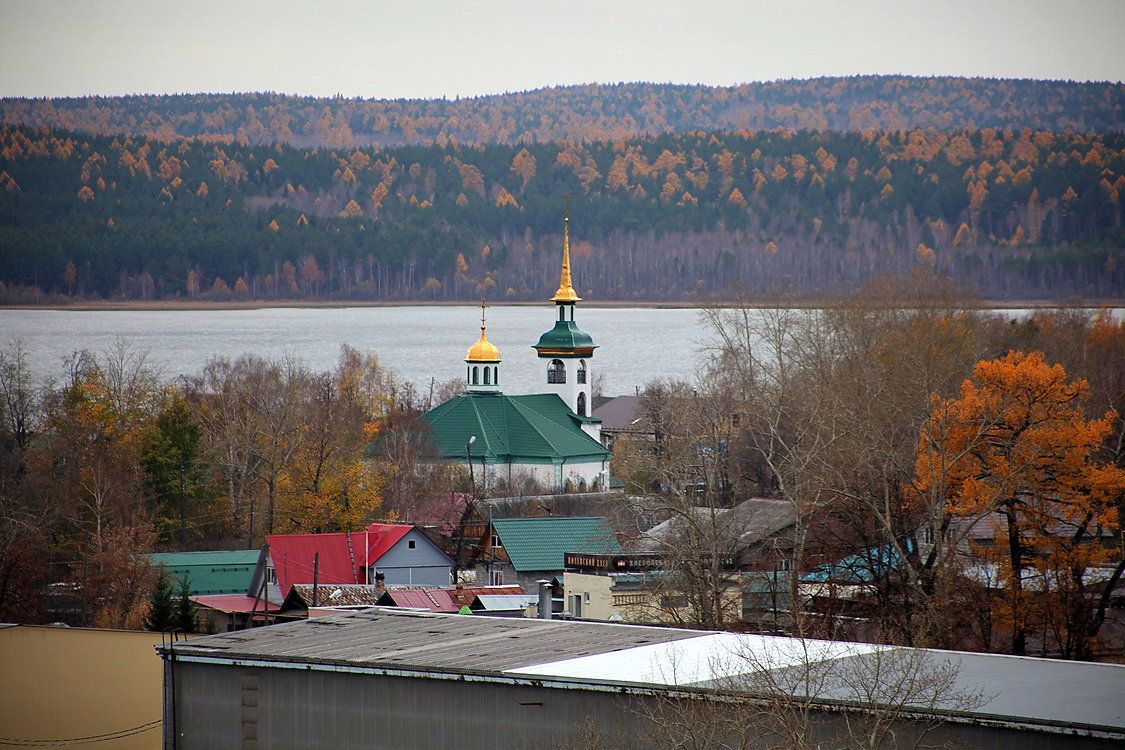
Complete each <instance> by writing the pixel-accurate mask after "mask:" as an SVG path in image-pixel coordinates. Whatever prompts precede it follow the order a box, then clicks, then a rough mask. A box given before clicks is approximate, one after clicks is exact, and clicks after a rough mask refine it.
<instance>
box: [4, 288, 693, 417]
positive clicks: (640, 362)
mask: <svg viewBox="0 0 1125 750" xmlns="http://www.w3.org/2000/svg"><path fill="white" fill-rule="evenodd" d="M554 319H555V308H554V306H553V305H543V306H541V307H538V306H535V307H530V306H519V307H503V306H496V307H490V308H489V309H488V337H489V340H491V341H492V342H493V343H495V344H496V345H497V346H498V347H500V352H501V355H502V356H503V358H504V359H503V362H502V363H501V365H500V367H501V378H502V382H504V383H505V384H506V386H507V387H506V388H505V390H507V391H508V392H510V393H521V392H536V391H537V390H538V386H539V385H540V384H541V383H542V382H544V380H545V377H546V376H545V372H546V371H545V365H544V364H543V363H541V362H540V361H539V360H538V358H537V357H536V355H535V350H534V349H532V348H531V347H532V345H533V344H534V343H535V342H536V341H537V340H538V339H539V335H540V334H541V333H543V332H544V331H546V330H548V329H549V328H550V327H551V326H552V325H554ZM576 320H577V321H578V323H579V325H581V326H582V328H583V329H585V330H586V331H587V332H588V333H589V334H590V335H591V336H593V337H594V343H596V344H597V345H598V346H599V348H598V349H597V351H596V352H595V354H594V358H593V361H592V365H593V368H594V370H595V372H599V373H601V376H602V377H603V378H604V380H603V389H604V391H605V393H606V394H609V395H616V394H621V393H632V392H633V389H634V387H635V386H643V385H644V384H645V383H646V382H648V381H650V380H653V379H654V378H657V377H670V378H690V377H693V375H694V374H695V371H696V369H697V367H698V365H699V364H700V362H701V361H702V358H703V355H702V353H701V349H702V348H703V347H704V345H705V342H706V340H707V334H706V331H705V328H704V325H703V323H702V322H701V319H700V314H699V311H698V310H689V309H663V310H653V309H645V308H588V309H583V308H582V307H581V306H579V309H578V311H577V314H576ZM479 335H480V310H479V309H478V308H476V307H471V306H464V307H461V306H434V307H426V306H403V307H353V308H269V309H261V310H160V311H155V310H99V311H90V310H0V344H2V345H7V344H8V342H9V341H11V340H12V339H15V338H20V339H23V341H24V342H25V344H26V346H27V348H28V350H29V354H30V357H31V364H32V368H33V369H34V370H35V372H36V373H37V374H39V375H46V376H53V377H60V376H61V375H62V374H63V373H64V372H65V370H64V369H63V367H62V361H63V359H64V358H66V357H67V356H69V355H71V354H72V353H73V352H75V351H78V350H80V349H89V350H91V351H94V352H97V351H100V350H104V349H106V348H107V347H110V346H112V345H113V344H114V342H115V340H116V339H117V338H119V337H120V338H123V339H125V340H127V341H128V342H129V343H130V344H131V345H132V346H134V347H137V348H139V349H143V350H145V351H147V352H148V357H149V361H150V362H151V363H152V364H153V365H155V366H157V367H159V368H160V370H161V371H162V373H163V375H164V377H166V378H174V377H176V376H178V375H183V374H189V375H190V374H195V373H198V372H199V371H200V370H202V368H203V364H204V363H205V362H206V361H207V360H208V359H209V358H211V357H212V356H214V355H216V354H222V355H226V356H230V357H234V356H237V355H239V354H242V353H245V352H252V353H254V354H258V355H260V356H263V357H280V356H282V355H284V354H294V355H296V356H298V357H300V358H301V359H302V360H304V361H305V362H306V363H307V364H308V365H309V366H311V367H313V368H314V369H317V370H327V369H330V368H331V367H333V366H334V364H335V362H336V359H337V355H338V354H339V350H340V345H341V344H348V345H349V346H352V347H354V348H356V349H361V350H370V351H373V352H375V353H376V354H378V355H379V358H380V360H381V361H382V362H383V364H384V365H386V366H387V367H389V368H391V369H392V370H394V372H395V373H396V374H397V375H398V376H399V377H400V378H402V379H405V380H408V381H410V382H412V383H414V384H415V386H417V387H418V388H419V389H421V390H422V391H423V392H425V391H426V390H428V389H429V386H430V378H431V377H433V378H436V379H437V381H438V382H439V383H441V382H442V381H445V380H449V379H450V378H458V379H460V378H462V377H463V376H464V367H465V363H464V358H465V351H466V350H467V349H468V348H469V347H470V346H471V345H472V344H473V342H475V341H476V339H477V337H478V336H479Z"/></svg>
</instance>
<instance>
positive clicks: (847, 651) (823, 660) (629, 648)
mask: <svg viewBox="0 0 1125 750" xmlns="http://www.w3.org/2000/svg"><path fill="white" fill-rule="evenodd" d="M174 650H175V654H176V658H177V659H185V660H189V661H190V660H203V661H219V662H243V663H244V662H247V661H252V662H254V663H260V664H262V665H263V666H266V665H268V664H269V663H278V666H283V665H284V666H293V665H298V666H308V667H311V668H318V665H320V666H319V668H324V669H332V670H345V671H360V672H372V673H381V672H382V673H400V674H408V675H409V676H415V677H427V676H432V677H435V678H441V677H450V676H452V675H474V676H475V677H476V678H477V679H484V680H490V679H496V680H503V681H506V682H511V681H516V682H519V681H524V680H528V681H536V682H543V681H547V682H551V683H556V684H568V685H571V686H574V687H586V688H591V689H599V687H600V688H602V689H609V688H611V687H613V688H620V687H622V686H633V687H639V688H645V689H652V688H660V687H679V688H680V689H684V688H688V689H692V688H695V689H715V688H718V689H725V688H731V687H737V686H739V685H745V686H748V687H751V688H757V689H763V686H765V688H767V689H783V690H797V691H800V690H808V687H807V683H806V682H802V680H807V679H808V675H810V674H816V675H819V676H820V677H819V678H818V679H819V682H818V684H817V688H816V690H817V692H816V693H815V696H816V697H817V698H818V699H822V700H825V701H833V700H845V701H854V700H856V696H854V695H850V694H848V693H847V692H846V691H845V690H844V689H843V688H842V687H840V686H843V685H847V684H849V683H850V684H853V685H854V683H856V682H857V681H860V682H863V681H868V682H888V683H893V682H894V678H895V674H894V673H895V671H896V670H899V669H932V670H934V673H935V675H939V676H940V675H944V676H948V677H949V678H950V679H951V685H950V688H951V694H955V695H957V696H969V695H975V696H977V699H976V700H975V702H973V703H972V704H971V705H970V704H961V705H948V706H945V705H942V704H941V703H940V702H938V703H934V704H927V705H934V706H936V707H938V708H945V709H947V710H949V711H952V712H954V713H956V714H962V715H965V716H966V718H967V719H969V720H973V721H992V722H1000V723H1005V724H1009V723H1010V724H1023V725H1038V726H1040V727H1041V728H1042V729H1045V730H1048V731H1074V730H1078V731H1093V732H1098V733H1104V734H1107V735H1108V736H1110V737H1115V738H1122V739H1125V666H1120V665H1111V664H1092V663H1083V662H1065V661H1058V660H1052V659H1035V658H1026V657H1014V656H1002V655H994V654H969V653H962V652H950V651H936V650H923V649H907V648H899V647H889V646H871V645H866V644H852V643H842V642H829V641H813V640H800V639H796V638H784V637H776V636H760V635H748V634H734V633H712V632H705V631H697V630H681V629H673V628H654V627H642V626H634V625H620V624H609V623H592V622H581V621H559V620H550V621H547V620H531V619H499V618H488V617H471V616H466V615H439V614H428V613H415V612H403V611H395V610H391V609H368V610H363V611H360V612H354V613H348V614H343V615H336V616H331V617H324V618H318V619H313V620H308V621H300V622H295V623H290V624H283V625H276V626H273V627H269V628H258V629H254V630H249V631H241V632H237V633H224V634H221V635H215V636H209V637H205V638H199V639H194V640H191V641H187V642H183V643H178V644H176V645H175V646H174ZM829 674H837V675H839V676H841V677H840V679H839V681H838V684H836V685H834V684H833V683H832V681H831V680H830V679H828V678H827V677H825V676H826V675H829ZM795 675H796V677H794V676H795ZM763 676H767V677H768V678H769V679H765V680H763V679H762V677H763ZM888 697H890V696H888ZM863 700H873V698H872V697H871V694H868V695H867V696H866V697H865V698H863ZM918 701H921V702H923V703H924V702H925V701H924V700H923V699H922V698H919V699H918Z"/></svg>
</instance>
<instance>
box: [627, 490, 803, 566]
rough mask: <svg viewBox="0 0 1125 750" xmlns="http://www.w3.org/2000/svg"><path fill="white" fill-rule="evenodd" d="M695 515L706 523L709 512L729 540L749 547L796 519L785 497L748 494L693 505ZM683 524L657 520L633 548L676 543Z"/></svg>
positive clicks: (654, 548)
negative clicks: (729, 502) (721, 504)
mask: <svg viewBox="0 0 1125 750" xmlns="http://www.w3.org/2000/svg"><path fill="white" fill-rule="evenodd" d="M692 510H693V511H694V514H695V516H696V518H697V519H698V520H699V521H700V522H706V521H707V516H708V514H709V513H711V512H712V511H714V512H715V515H716V516H717V521H716V526H717V527H718V528H719V530H721V531H722V532H723V533H724V534H728V535H729V538H730V539H732V540H733V539H735V538H737V539H738V542H739V545H740V546H741V547H743V548H746V547H750V546H752V545H754V544H757V543H758V542H761V541H763V540H765V539H768V538H769V537H771V536H773V535H775V534H777V533H778V532H780V531H783V530H784V529H786V528H788V527H790V526H792V525H793V524H794V523H795V521H796V515H795V514H794V512H793V505H792V503H789V502H788V501H786V500H770V499H768V498H764V497H752V498H750V499H748V500H744V501H743V502H741V503H739V504H738V505H736V506H734V507H733V508H730V509H729V510H728V509H726V508H704V507H699V508H693V509H692ZM681 523H683V520H682V519H681V518H680V517H679V516H675V517H673V518H670V519H668V520H667V521H664V522H663V523H659V524H657V525H656V526H653V527H652V528H651V529H649V530H648V531H646V532H645V533H644V534H643V535H641V537H640V539H638V540H637V544H636V549H637V550H638V551H641V552H659V551H661V548H662V547H664V546H665V545H668V544H677V543H678V541H679V540H680V539H682V538H683V534H681V533H680V532H679V530H678V528H677V527H678V525H679V524H681Z"/></svg>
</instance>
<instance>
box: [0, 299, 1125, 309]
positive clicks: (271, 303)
mask: <svg viewBox="0 0 1125 750" xmlns="http://www.w3.org/2000/svg"><path fill="white" fill-rule="evenodd" d="M549 302H550V300H543V301H526V300H521V301H511V302H508V301H503V302H502V301H489V303H488V304H489V305H490V306H497V307H539V306H542V305H546V304H549ZM476 304H477V303H475V302H470V301H467V300H456V301H454V300H252V301H244V302H238V301H231V300H227V301H204V300H178V301H177V300H152V301H143V300H99V301H82V302H73V303H69V304H54V303H51V304H42V305H26V304H20V305H0V311H3V310H52V311H60V312H110V311H152V312H176V311H185V312H195V311H200V310H272V309H311V310H317V309H323V310H341V309H349V308H380V307H466V306H475V305H476ZM840 304H842V301H841V300H838V299H800V300H776V299H774V300H761V301H754V302H749V303H746V302H743V301H738V300H713V301H708V302H692V301H667V300H584V301H583V302H582V306H583V307H586V308H605V309H614V308H638V307H644V308H650V309H655V310H702V309H706V308H712V307H740V306H745V307H747V308H749V309H759V310H760V309H777V308H793V309H824V308H832V307H836V306H838V305H840ZM975 306H976V307H977V308H979V309H983V310H1026V309H1066V308H1080V309H1098V308H1102V307H1113V308H1119V307H1123V306H1125V298H1123V299H1107V300H1073V301H1061V300H1043V299H1032V300H982V301H980V302H979V303H977V304H976V305H975Z"/></svg>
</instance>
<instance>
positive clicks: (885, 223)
mask: <svg viewBox="0 0 1125 750" xmlns="http://www.w3.org/2000/svg"><path fill="white" fill-rule="evenodd" d="M822 89H823V90H822ZM740 91H741V89H740V90H738V91H733V90H732V91H726V92H725V93H723V91H722V90H717V89H710V88H708V87H694V88H693V87H666V88H665V87H660V86H648V85H641V86H640V87H639V88H636V87H634V88H630V87H627V86H626V87H585V88H582V87H579V88H577V89H558V90H544V91H541V92H531V93H530V94H512V95H506V96H505V97H493V98H484V99H476V100H464V101H463V102H457V103H444V104H441V103H431V104H430V105H425V106H424V105H423V103H406V104H401V103H400V105H398V106H400V109H402V110H403V112H405V111H407V110H409V111H410V112H415V114H414V115H407V114H404V113H403V112H400V113H399V114H398V115H396V117H394V118H391V119H390V121H393V123H395V124H394V125H388V126H386V127H384V125H383V124H381V121H380V120H379V117H380V116H386V115H385V113H384V114H383V115H380V114H377V113H376V114H372V113H371V112H368V109H369V108H371V107H375V108H376V109H378V106H382V105H378V106H377V105H376V104H372V103H364V102H360V101H356V100H340V101H336V102H335V103H333V104H331V106H328V105H326V107H327V110H326V111H327V112H328V113H329V114H331V118H330V119H331V122H330V123H327V124H325V123H320V124H318V125H316V126H315V127H311V128H306V129H304V130H301V128H302V127H304V126H302V125H300V123H302V122H304V118H307V117H311V114H309V113H308V112H307V111H306V110H305V109H300V108H296V109H295V107H297V104H298V103H300V101H299V100H294V99H291V98H288V99H287V98H285V97H277V96H274V95H214V96H211V95H200V96H197V97H179V98H175V97H172V98H162V97H147V98H145V97H139V98H138V97H133V98H123V99H99V100H96V101H85V100H65V101H64V100H44V101H31V100H5V101H4V102H2V103H0V113H2V115H3V121H4V122H5V123H6V124H4V125H3V126H0V284H2V285H0V303H4V304H14V303H18V304H36V303H42V302H47V303H51V304H59V303H63V302H68V301H70V300H74V299H78V300H84V301H89V300H106V299H113V300H140V301H153V300H187V301H206V302H224V303H225V302H244V301H283V300H284V301H309V300H314V301H321V300H326V301H331V302H337V301H350V300H355V301H379V302H386V301H418V302H425V301H429V302H444V301H468V300H473V299H479V298H481V297H487V298H489V299H491V300H495V301H513V302H516V301H526V300H535V299H541V298H542V297H543V296H544V294H547V295H548V296H549V293H550V291H551V290H552V289H553V287H552V284H553V280H552V279H553V275H554V273H555V269H554V264H555V258H556V256H557V252H558V248H559V246H560V244H561V228H562V209H563V205H562V204H563V196H564V195H569V196H570V200H569V205H570V211H571V227H572V240H573V248H572V249H573V253H574V257H575V273H576V283H578V285H579V287H580V288H579V290H578V291H579V293H580V294H582V295H583V296H584V297H586V298H588V299H591V300H595V299H596V300H603V301H618V302H637V301H642V300H650V301H651V300H659V301H667V302H691V303H700V302H704V301H707V300H713V299H720V300H721V299H731V298H737V297H740V296H745V295H744V294H743V292H746V293H750V294H766V293H771V294H773V293H791V294H796V295H804V296H807V297H810V298H812V299H816V298H818V297H823V296H825V295H826V294H830V293H834V292H835V291H836V290H839V289H856V288H858V287H859V286H861V285H862V284H863V283H865V282H866V281H868V280H870V279H871V278H873V277H875V276H877V275H879V274H883V273H904V272H908V271H910V270H911V269H914V268H919V267H921V268H927V269H932V270H935V271H937V272H939V273H942V274H944V275H947V276H949V277H950V278H951V279H953V280H954V282H955V283H956V284H957V285H958V286H959V287H960V288H963V289H966V290H970V289H971V290H974V291H975V292H976V293H978V294H979V295H981V296H983V297H985V298H989V299H996V300H1012V299H1024V300H1027V299H1045V300H1059V299H1068V298H1073V297H1077V296H1081V297H1085V298H1090V299H1105V298H1116V297H1119V296H1120V294H1121V290H1122V289H1123V288H1125V269H1123V268H1122V262H1121V261H1122V258H1121V257H1120V254H1121V248H1122V247H1123V246H1125V230H1123V228H1122V208H1121V192H1122V189H1123V188H1125V140H1123V139H1125V136H1123V135H1122V134H1121V125H1122V118H1121V115H1120V112H1121V109H1122V106H1123V102H1125V87H1122V85H1121V84H1108V83H1107V84H1063V83H1058V82H1034V81H1032V82H1011V81H977V80H969V79H911V78H898V77H885V78H876V79H824V80H819V81H817V82H780V83H778V84H776V85H774V86H772V87H765V88H761V89H753V91H751V89H747V90H746V91H741V93H739V92H740ZM754 92H756V93H754ZM766 92H773V93H770V94H769V95H768V97H767V93H766ZM778 92H788V93H784V94H783V93H778ZM958 92H960V95H958ZM738 96H741V97H742V99H741V100H739V101H742V104H740V105H738V106H735V105H733V104H732V103H731V97H735V98H736V99H737V97H738ZM815 96H823V97H825V98H824V99H823V100H822V101H821V102H820V103H819V105H818V106H820V107H821V109H822V110H823V111H824V112H825V113H826V115H825V117H824V119H823V120H821V119H817V118H815V117H812V116H811V115H808V116H806V115H805V114H801V115H798V116H794V117H792V118H789V119H787V118H786V116H785V114H784V113H785V112H786V111H788V110H786V109H785V108H786V107H790V108H793V111H795V112H804V113H811V112H812V111H813V104H814V102H815V101H816V100H815ZM661 97H663V98H661ZM769 97H773V98H769ZM531 101H534V102H538V103H540V104H541V105H542V106H543V107H545V108H546V109H545V111H555V110H557V114H558V120H557V122H555V124H554V125H551V124H550V120H549V119H548V120H546V121H545V122H546V124H544V125H543V129H542V130H541V131H534V130H521V126H520V123H523V122H525V121H526V118H527V117H528V116H529V115H528V111H527V109H526V107H527V106H528V102H531ZM657 101H659V102H661V103H660V105H659V106H657V104H656V102H657ZM891 101H893V102H895V104H894V105H893V106H892V105H891V104H890V103H889V102H891ZM677 102H678V103H679V104H677ZM701 102H702V103H708V102H709V103H710V104H709V105H708V106H702V105H701V104H700V103H701ZM786 102H788V103H786ZM825 102H827V104H826V103H825ZM318 103H321V102H318V100H308V101H307V102H304V104H305V105H307V106H312V105H313V104H318ZM720 103H721V106H720ZM923 103H927V104H928V106H929V108H927V107H926V106H923ZM236 104H237V105H238V107H236V106H235V105H236ZM697 104H698V105H700V106H698V107H696V105H697ZM830 104H831V105H833V106H835V107H836V109H835V110H833V109H832V108H831V107H830V106H829V105H830ZM388 106H389V105H388ZM681 106H682V107H683V109H682V110H681V109H680V107H681ZM411 107H413V108H414V109H411ZM693 107H695V108H694V109H693ZM266 108H272V109H270V114H269V116H268V117H267V116H266V115H264V114H263V112H264V111H265V109H266ZM841 108H842V109H845V110H846V111H847V112H849V113H850V114H849V115H848V116H847V118H844V119H841V118H840V117H837V116H835V115H832V116H828V114H827V113H830V112H838V111H839V110H840V109H841ZM943 108H944V109H943ZM493 109H496V111H497V112H503V111H506V110H510V111H511V113H510V117H511V120H512V123H514V125H513V127H514V130H513V129H510V128H509V129H508V130H501V131H497V130H495V129H493V128H490V127H486V126H485V125H484V124H482V123H483V122H484V121H483V120H480V119H479V117H478V116H479V115H480V113H483V112H491V111H493ZM462 110H464V111H467V112H468V111H471V112H474V113H476V114H475V115H474V116H466V117H464V118H460V117H456V116H455V115H453V114H451V113H453V112H462ZM717 110H721V111H722V112H723V113H725V114H719V113H717ZM661 111H662V112H665V114H666V116H665V117H664V118H663V119H661V118H660V117H657V116H656V115H654V114H653V112H661ZM91 112H96V113H100V114H99V116H98V117H97V118H95V117H93V115H91V114H90V113H91ZM142 112H147V113H148V116H145V117H140V113H142ZM595 112H600V113H601V114H599V115H596V116H595V114H594V113H595ZM641 112H643V113H644V116H643V117H642V116H641V115H640V114H639V113H641ZM692 112H694V113H695V114H694V115H691V114H689V113H692ZM924 112H925V113H930V115H933V114H934V113H935V112H936V113H938V114H943V115H944V116H942V117H937V116H930V115H926V116H923V113H924ZM566 113H569V114H566ZM672 113H677V114H678V115H679V116H675V117H674V116H671V115H672ZM763 113H764V114H763ZM861 113H864V114H861ZM517 115H518V116H517ZM325 116H328V115H325ZM263 118H265V119H263ZM285 118H288V119H285ZM427 118H428V119H427ZM267 120H268V122H269V123H271V124H270V125H269V126H268V127H267V126H266V125H265V123H266V122H267ZM244 121H245V122H244ZM255 122H257V123H258V125H260V126H262V127H257V126H255V125H254V123H255ZM283 122H287V123H289V125H288V127H289V128H290V132H289V134H288V135H287V134H286V131H284V129H282V128H281V124H282V123H283ZM408 122H410V123H414V125H413V128H411V127H409V126H408V124H407V123H408ZM488 122H494V121H493V120H488ZM499 122H505V120H504V119H503V118H502V119H501V120H499ZM570 122H578V123H583V125H582V126H579V125H574V127H573V128H569V126H565V125H564V124H563V123H570ZM130 123H132V124H130ZM142 123H145V124H142ZM191 123H195V124H194V125H192V124H191ZM365 128H366V130H365ZM387 128H389V130H388V129H387ZM568 128H569V129H568ZM298 133H302V134H301V135H300V137H298V135H297V134H298ZM357 133H367V134H368V135H357ZM380 134H382V137H378V136H379V135H380Z"/></svg>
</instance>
